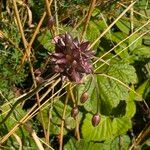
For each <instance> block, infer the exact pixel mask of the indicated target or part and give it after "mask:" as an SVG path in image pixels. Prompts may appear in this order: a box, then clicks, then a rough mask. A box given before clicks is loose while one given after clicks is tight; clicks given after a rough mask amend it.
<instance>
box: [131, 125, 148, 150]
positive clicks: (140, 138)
mask: <svg viewBox="0 0 150 150" xmlns="http://www.w3.org/2000/svg"><path fill="white" fill-rule="evenodd" d="M149 135H150V122H149V123H148V124H147V125H146V126H145V128H144V129H143V130H142V131H141V133H140V134H139V136H138V137H137V138H136V139H135V142H134V143H133V144H132V145H131V147H130V149H129V150H134V149H136V146H137V145H139V144H140V143H141V142H142V141H143V140H144V139H145V137H147V136H149Z"/></svg>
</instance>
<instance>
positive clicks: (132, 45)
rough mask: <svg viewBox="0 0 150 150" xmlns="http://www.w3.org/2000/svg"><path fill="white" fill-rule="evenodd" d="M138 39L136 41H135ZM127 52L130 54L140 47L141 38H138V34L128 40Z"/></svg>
mask: <svg viewBox="0 0 150 150" xmlns="http://www.w3.org/2000/svg"><path fill="white" fill-rule="evenodd" d="M137 39H138V40H137ZM128 42H129V45H130V46H129V50H130V51H131V52H132V51H133V50H134V49H135V48H138V47H140V46H141V45H142V37H141V38H139V35H138V34H133V35H132V36H131V37H130V38H129V39H128Z"/></svg>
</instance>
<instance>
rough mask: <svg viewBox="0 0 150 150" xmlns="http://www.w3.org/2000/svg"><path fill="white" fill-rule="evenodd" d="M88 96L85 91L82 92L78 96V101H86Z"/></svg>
mask: <svg viewBox="0 0 150 150" xmlns="http://www.w3.org/2000/svg"><path fill="white" fill-rule="evenodd" d="M88 97H89V94H88V93H87V92H84V93H83V94H82V95H81V97H80V102H81V103H85V102H86V101H87V99H88Z"/></svg>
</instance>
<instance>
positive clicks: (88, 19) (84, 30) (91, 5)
mask: <svg viewBox="0 0 150 150" xmlns="http://www.w3.org/2000/svg"><path fill="white" fill-rule="evenodd" d="M95 6H96V0H91V3H90V7H89V10H88V12H87V16H86V21H85V26H84V28H83V31H82V36H81V40H82V39H83V38H84V36H85V34H86V30H87V27H88V24H89V21H90V18H91V15H92V12H93V10H94V8H95Z"/></svg>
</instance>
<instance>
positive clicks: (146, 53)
mask: <svg viewBox="0 0 150 150" xmlns="http://www.w3.org/2000/svg"><path fill="white" fill-rule="evenodd" d="M132 53H133V54H135V55H138V56H139V57H142V58H143V57H144V58H150V49H149V47H148V46H144V45H142V46H140V47H138V48H135V49H134V51H133V52H132Z"/></svg>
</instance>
